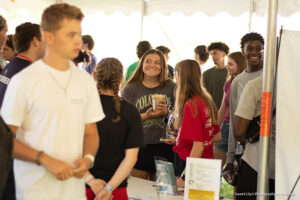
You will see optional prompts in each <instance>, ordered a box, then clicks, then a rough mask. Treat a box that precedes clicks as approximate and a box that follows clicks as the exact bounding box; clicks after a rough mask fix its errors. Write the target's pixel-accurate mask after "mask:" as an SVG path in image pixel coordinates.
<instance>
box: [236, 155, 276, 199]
mask: <svg viewBox="0 0 300 200" xmlns="http://www.w3.org/2000/svg"><path fill="white" fill-rule="evenodd" d="M274 192H275V181H274V180H272V179H269V194H271V195H269V199H270V200H274V195H273V194H274ZM256 193H257V172H256V171H255V170H254V169H252V167H250V166H249V165H248V164H247V163H246V162H245V161H244V160H243V159H242V161H241V167H240V169H239V177H238V183H237V189H236V199H237V200H253V199H256Z"/></svg>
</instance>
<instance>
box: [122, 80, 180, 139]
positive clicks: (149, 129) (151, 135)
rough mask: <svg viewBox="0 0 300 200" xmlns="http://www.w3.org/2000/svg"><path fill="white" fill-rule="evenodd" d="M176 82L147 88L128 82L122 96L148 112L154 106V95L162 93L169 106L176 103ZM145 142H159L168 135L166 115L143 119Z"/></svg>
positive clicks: (142, 111) (140, 109)
mask: <svg viewBox="0 0 300 200" xmlns="http://www.w3.org/2000/svg"><path fill="white" fill-rule="evenodd" d="M175 87H176V85H175V83H174V82H173V81H167V83H166V85H165V86H158V87H155V88H147V87H145V86H144V85H143V84H142V83H136V84H128V85H126V86H125V88H124V89H123V90H122V92H121V95H122V97H123V98H124V99H125V100H126V101H128V102H129V103H131V104H133V105H134V106H135V107H136V108H137V109H138V111H139V112H140V113H144V112H146V110H148V109H149V108H150V107H152V95H153V94H161V95H163V96H164V98H165V100H166V103H167V106H169V105H172V106H173V105H174V102H175ZM143 129H144V141H145V144H158V143H161V142H160V138H161V137H165V136H166V123H165V121H164V116H161V117H156V118H152V119H147V120H144V121H143Z"/></svg>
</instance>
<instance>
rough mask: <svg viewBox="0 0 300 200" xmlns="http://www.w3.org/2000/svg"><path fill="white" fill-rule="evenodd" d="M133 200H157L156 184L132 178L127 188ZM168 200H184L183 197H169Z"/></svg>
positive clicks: (129, 179)
mask: <svg viewBox="0 0 300 200" xmlns="http://www.w3.org/2000/svg"><path fill="white" fill-rule="evenodd" d="M127 192H128V196H129V199H131V200H156V199H157V194H156V190H155V182H153V181H148V180H144V179H140V178H135V177H132V176H130V177H129V178H128V188H127ZM167 199H168V200H183V196H182V195H177V196H171V195H167Z"/></svg>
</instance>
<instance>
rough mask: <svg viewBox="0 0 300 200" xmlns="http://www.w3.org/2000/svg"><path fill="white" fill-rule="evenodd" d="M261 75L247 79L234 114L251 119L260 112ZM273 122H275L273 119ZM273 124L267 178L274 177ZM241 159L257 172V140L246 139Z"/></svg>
mask: <svg viewBox="0 0 300 200" xmlns="http://www.w3.org/2000/svg"><path fill="white" fill-rule="evenodd" d="M261 92H262V76H259V77H258V78H256V79H254V80H252V81H249V82H248V83H247V85H246V86H245V88H244V90H243V92H242V94H241V98H240V101H239V103H238V107H237V109H236V112H235V115H236V116H239V117H242V118H244V119H248V120H252V119H253V118H254V117H257V116H259V115H260V113H261ZM273 122H275V121H274V120H273ZM274 127H275V125H274V124H273V126H272V128H273V129H272V131H273V134H272V135H271V137H270V154H269V178H271V179H275V130H274ZM242 159H243V160H244V161H245V162H246V163H248V165H250V166H251V167H252V168H253V169H254V170H255V171H257V172H258V164H259V160H258V159H259V142H255V143H249V142H248V141H246V146H245V152H244V155H243V157H242Z"/></svg>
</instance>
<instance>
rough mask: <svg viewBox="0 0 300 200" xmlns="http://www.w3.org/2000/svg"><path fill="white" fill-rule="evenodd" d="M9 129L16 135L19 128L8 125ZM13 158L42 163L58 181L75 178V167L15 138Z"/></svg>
mask: <svg viewBox="0 0 300 200" xmlns="http://www.w3.org/2000/svg"><path fill="white" fill-rule="evenodd" d="M8 127H9V128H10V130H11V132H12V133H13V134H14V135H16V132H17V130H18V127H17V126H13V125H8ZM13 157H14V158H16V159H20V160H24V161H27V162H33V163H34V162H36V163H37V164H38V163H40V164H41V165H43V166H44V167H45V168H46V169H47V170H48V171H49V172H50V173H51V174H53V175H54V176H55V177H56V179H58V180H66V179H68V178H70V177H71V176H73V166H71V165H70V164H68V163H66V162H63V161H60V160H57V159H55V158H52V157H51V156H49V155H48V154H46V153H44V152H43V153H41V152H40V151H38V150H36V149H34V148H32V147H30V146H28V145H26V144H24V143H22V142H21V141H19V140H18V139H16V138H14V147H13Z"/></svg>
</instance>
